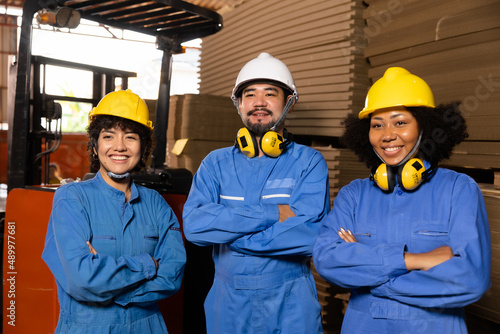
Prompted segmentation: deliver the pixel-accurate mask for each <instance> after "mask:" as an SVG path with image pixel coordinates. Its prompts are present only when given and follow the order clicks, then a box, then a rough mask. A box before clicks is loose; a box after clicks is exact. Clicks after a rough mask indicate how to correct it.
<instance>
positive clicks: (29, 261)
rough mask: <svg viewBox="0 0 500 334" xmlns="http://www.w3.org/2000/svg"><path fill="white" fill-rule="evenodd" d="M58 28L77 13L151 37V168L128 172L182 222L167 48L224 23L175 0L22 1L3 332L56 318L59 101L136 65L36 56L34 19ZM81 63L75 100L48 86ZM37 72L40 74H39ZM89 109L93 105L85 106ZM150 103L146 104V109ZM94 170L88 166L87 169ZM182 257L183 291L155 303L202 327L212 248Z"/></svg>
mask: <svg viewBox="0 0 500 334" xmlns="http://www.w3.org/2000/svg"><path fill="white" fill-rule="evenodd" d="M35 15H37V19H38V20H39V22H41V21H43V22H44V23H49V24H51V25H53V26H55V27H69V28H75V27H76V26H77V25H78V23H79V21H80V19H86V20H90V21H94V22H97V23H98V24H100V25H103V26H105V27H113V28H118V29H123V30H130V31H133V32H139V33H143V34H146V35H150V36H154V37H155V41H156V47H157V49H159V50H161V51H163V56H162V65H161V73H160V84H159V89H158V99H157V101H156V110H155V115H154V117H152V118H154V119H155V128H154V135H155V140H156V147H155V149H154V152H153V155H152V160H151V166H150V168H149V169H148V172H143V173H137V174H134V175H133V180H134V182H135V183H136V184H140V185H143V186H146V187H149V188H152V189H155V190H157V191H158V192H159V193H160V194H161V195H162V196H163V197H164V198H165V200H166V201H167V203H168V204H169V205H170V206H171V207H172V209H173V211H174V213H175V214H176V216H177V218H178V220H179V222H180V224H181V228H182V208H183V205H184V203H185V201H186V199H187V195H188V192H189V189H190V185H191V180H192V174H191V173H190V172H189V171H188V170H186V169H182V168H169V167H168V166H165V155H166V149H165V148H166V144H167V143H166V138H167V136H166V131H167V126H168V124H167V123H168V111H169V100H170V77H171V66H172V55H173V54H176V53H180V52H182V46H181V43H184V42H186V41H190V40H193V39H195V38H202V37H205V36H209V35H211V34H214V33H216V32H218V31H220V30H221V29H222V17H221V16H220V15H219V14H217V13H215V12H213V11H211V10H208V9H206V8H202V7H199V6H196V5H193V4H191V3H188V2H185V1H181V0H155V1H142V0H119V1H106V0H105V1H102V0H69V1H65V0H26V2H25V4H24V7H23V14H22V24H21V35H20V41H19V51H18V57H17V59H16V62H17V63H16V65H17V74H16V76H15V78H16V83H15V87H16V89H15V99H14V102H13V107H12V108H9V128H8V167H7V169H8V170H7V187H8V196H7V204H6V209H5V220H4V226H3V231H4V233H3V247H2V249H3V256H2V258H3V272H2V277H3V290H2V299H3V307H2V313H3V314H2V318H3V323H2V332H3V333H23V334H24V333H53V332H54V330H55V327H56V325H57V321H58V317H59V304H58V301H57V289H56V283H55V280H54V278H53V276H52V273H51V272H50V270H49V269H48V267H47V266H46V265H45V263H44V262H43V260H42V259H41V254H42V250H43V247H44V241H45V234H46V231H47V225H48V220H49V216H50V212H51V209H52V199H53V196H54V192H55V189H56V187H53V186H47V183H48V182H47V179H48V169H49V168H48V167H49V161H50V155H51V154H52V153H53V152H55V151H56V150H57V148H58V147H59V145H60V143H61V140H62V136H63V134H62V132H61V130H60V127H59V126H57V125H56V126H53V125H52V124H59V123H58V122H59V121H60V119H61V117H62V116H61V106H60V104H59V103H58V101H73V102H85V103H89V104H91V105H92V106H96V105H97V103H98V102H99V101H100V99H101V98H102V97H103V96H104V95H106V94H107V93H109V92H111V91H114V90H116V87H115V79H116V78H121V87H120V88H121V89H126V88H127V86H128V78H130V77H134V76H135V73H133V72H126V71H118V70H111V69H107V68H101V67H97V66H90V65H84V64H77V63H72V62H68V61H62V60H57V59H51V58H46V57H40V56H33V55H32V53H31V50H32V45H31V43H32V38H33V33H32V31H33V27H32V25H33V19H34V17H35ZM47 65H55V66H62V67H67V68H76V69H84V70H88V71H91V72H92V73H93V87H92V97H91V98H88V99H79V98H74V97H68V96H56V95H50V94H47V93H46V92H45V90H44V86H43V84H44V77H43V75H44V73H45V71H44V67H45V66H47ZM41 73H42V74H41ZM89 110H90V109H89ZM151 111H152V110H150V112H151ZM92 172H96V171H90V170H89V173H92ZM184 242H185V247H186V253H187V262H186V267H185V273H184V278H183V284H182V287H181V290H180V291H179V292H178V293H177V294H175V295H174V296H172V297H170V298H167V299H165V300H163V301H161V302H160V303H159V304H160V309H161V310H162V314H163V317H164V319H165V322H166V324H167V328H168V329H169V332H170V333H174V334H176V333H179V334H180V333H203V332H205V318H204V311H203V300H204V298H205V296H206V293H207V292H208V290H209V288H210V286H211V279H212V277H213V264H212V260H211V250H210V249H209V248H207V247H198V246H195V245H193V244H191V243H189V242H188V241H187V240H184Z"/></svg>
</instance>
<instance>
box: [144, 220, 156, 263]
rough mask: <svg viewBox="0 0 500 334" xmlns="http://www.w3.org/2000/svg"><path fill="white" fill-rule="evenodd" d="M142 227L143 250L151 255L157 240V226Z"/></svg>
mask: <svg viewBox="0 0 500 334" xmlns="http://www.w3.org/2000/svg"><path fill="white" fill-rule="evenodd" d="M142 228H143V231H144V242H143V247H144V252H145V253H148V254H150V255H151V256H153V254H154V252H155V249H156V245H158V240H159V233H158V227H157V226H155V225H144V226H143V227H142Z"/></svg>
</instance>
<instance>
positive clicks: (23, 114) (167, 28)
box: [7, 0, 222, 191]
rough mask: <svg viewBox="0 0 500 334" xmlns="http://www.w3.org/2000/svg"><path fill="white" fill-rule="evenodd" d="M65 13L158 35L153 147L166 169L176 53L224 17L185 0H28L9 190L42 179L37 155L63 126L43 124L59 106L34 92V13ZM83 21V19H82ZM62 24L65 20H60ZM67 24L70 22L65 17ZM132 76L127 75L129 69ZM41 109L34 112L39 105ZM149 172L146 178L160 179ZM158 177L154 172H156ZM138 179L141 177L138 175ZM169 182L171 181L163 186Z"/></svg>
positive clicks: (155, 160) (98, 93)
mask: <svg viewBox="0 0 500 334" xmlns="http://www.w3.org/2000/svg"><path fill="white" fill-rule="evenodd" d="M40 12H44V13H53V14H54V15H57V14H59V13H64V16H63V17H64V18H65V19H64V21H65V22H66V23H67V22H70V21H74V19H73V18H74V17H78V18H83V19H87V20H90V21H94V22H97V23H99V24H102V25H104V26H111V27H115V28H120V29H124V30H130V31H135V32H139V33H144V34H147V35H151V36H154V37H155V38H156V47H157V48H158V49H159V50H161V51H163V57H162V65H161V73H160V84H159V89H158V100H157V106H156V116H155V120H156V121H155V129H154V135H155V139H156V147H155V149H154V152H153V157H152V166H151V167H153V168H154V170H157V169H160V170H163V166H164V162H165V153H166V152H165V147H166V131H167V125H168V124H167V123H168V111H169V100H170V79H171V67H172V55H173V54H175V53H179V52H180V51H181V50H182V47H181V43H183V42H186V41H189V40H192V39H195V38H201V37H205V36H208V35H211V34H214V33H216V32H218V31H219V30H220V29H222V17H221V16H220V15H219V14H217V13H215V12H213V11H211V10H208V9H205V8H202V7H199V6H196V5H193V4H190V3H187V2H184V1H181V0H156V1H141V0H119V1H102V0H69V1H64V0H27V1H26V2H25V4H24V7H23V16H22V25H21V35H20V41H19V53H18V58H17V82H16V92H15V101H14V112H13V114H12V115H10V117H9V130H8V163H7V170H8V174H7V185H8V189H9V191H10V190H11V189H14V188H25V187H26V186H29V185H39V184H40V182H41V177H40V176H39V175H41V172H42V168H41V167H40V161H39V159H37V158H38V157H39V156H40V155H41V154H43V152H40V151H41V145H42V142H44V143H46V142H47V141H49V142H50V141H57V139H58V138H57V132H56V133H55V132H54V131H47V129H43V127H41V118H42V117H44V118H45V117H47V116H49V117H56V116H57V110H58V106H57V104H54V97H52V98H51V97H48V98H47V97H46V96H44V101H43V104H42V105H39V103H40V102H41V101H40V100H39V99H37V97H38V96H39V92H33V91H32V90H33V86H34V85H33V82H32V81H34V80H38V78H36V77H35V76H34V74H35V75H36V73H33V72H32V59H33V57H32V54H31V50H32V38H33V27H32V24H33V18H34V16H35V14H37V13H40ZM78 22H79V19H78ZM56 24H61V23H60V20H57V22H56ZM63 24H64V23H63ZM125 77H127V75H125ZM110 83H111V81H110V80H108V81H107V84H105V85H104V86H103V87H100V88H101V90H99V89H96V90H95V91H94V93H93V94H94V95H93V98H92V103H93V105H94V106H95V105H96V104H97V103H98V101H99V100H100V99H101V98H102V97H103V96H104V95H106V94H107V93H109V92H110V91H113V90H114V86H113V85H111V84H110ZM35 104H36V105H37V108H41V109H39V110H41V112H33V110H34V105H35ZM159 175H160V177H159V179H160V181H162V182H163V181H165V179H166V178H169V175H168V172H165V171H162V172H160V173H159ZM150 179H151V177H149V178H148V177H146V180H144V181H143V182H142V183H150V184H152V183H154V182H155V181H154V180H150ZM153 179H154V178H153ZM138 182H139V183H141V181H140V180H139V178H138ZM163 188H165V187H163Z"/></svg>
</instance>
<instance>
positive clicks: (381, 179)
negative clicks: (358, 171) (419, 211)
mask: <svg viewBox="0 0 500 334" xmlns="http://www.w3.org/2000/svg"><path fill="white" fill-rule="evenodd" d="M394 171H397V173H395V172H394ZM431 172H432V168H431V169H429V170H426V168H425V166H424V162H423V161H422V160H420V159H418V158H412V159H410V160H408V161H407V162H406V163H405V164H404V165H402V166H399V167H389V168H387V165H386V164H381V165H380V166H378V168H377V169H376V170H375V172H374V173H373V174H372V175H371V176H370V179H372V180H373V181H374V182H375V184H376V185H377V186H379V187H380V189H382V190H385V191H389V192H392V191H393V190H394V187H395V186H396V175H397V177H398V180H399V185H400V186H401V188H402V189H403V190H406V191H411V190H415V189H417V188H418V187H419V186H420V185H421V184H422V183H423V182H424V181H425V180H426V179H427V176H428V175H429V174H430V173H431Z"/></svg>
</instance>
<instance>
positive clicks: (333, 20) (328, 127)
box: [200, 0, 370, 136]
mask: <svg viewBox="0 0 500 334" xmlns="http://www.w3.org/2000/svg"><path fill="white" fill-rule="evenodd" d="M363 8H364V6H363V5H362V1H361V0H310V1H302V0H273V1H268V0H247V1H245V2H243V3H242V4H241V5H239V6H238V7H236V8H235V9H234V10H232V11H231V12H228V13H226V14H224V29H223V30H222V31H220V32H219V33H217V34H214V35H211V36H209V37H206V38H204V39H203V47H202V52H201V68H200V78H201V84H200V92H201V93H203V94H215V95H224V96H229V95H230V94H231V90H232V88H233V86H234V83H235V80H236V77H237V75H238V72H239V70H240V69H241V68H242V66H243V65H244V64H245V63H246V62H247V61H249V60H250V59H252V58H255V57H257V56H258V55H259V53H261V52H268V53H270V54H271V55H273V56H274V57H276V58H278V59H280V60H282V61H283V62H284V63H285V64H287V66H288V67H289V68H290V70H291V71H292V73H293V76H294V79H295V84H296V86H297V89H298V91H299V95H300V99H299V102H298V103H297V105H296V106H295V109H294V111H293V112H292V113H290V114H289V115H288V117H287V120H286V122H285V125H286V127H287V128H288V130H289V131H290V132H292V133H293V134H296V135H315V136H340V135H341V134H342V127H341V126H340V122H341V121H342V120H343V119H344V118H345V116H346V115H347V114H348V113H350V112H352V111H355V112H357V111H359V110H361V108H362V106H363V103H364V97H365V94H366V91H367V89H368V86H369V84H370V83H369V80H368V77H367V72H368V64H367V62H366V60H365V59H364V57H363V54H362V47H363V46H364V45H365V40H364V35H363V30H362V28H360V27H362V26H363V24H364V23H363V20H362V12H363Z"/></svg>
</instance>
